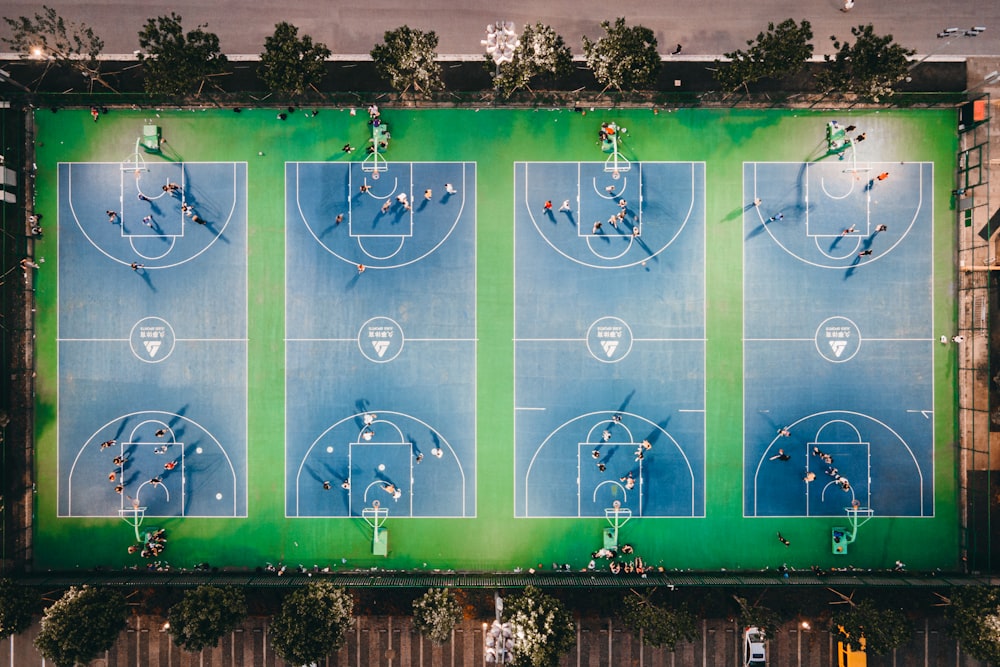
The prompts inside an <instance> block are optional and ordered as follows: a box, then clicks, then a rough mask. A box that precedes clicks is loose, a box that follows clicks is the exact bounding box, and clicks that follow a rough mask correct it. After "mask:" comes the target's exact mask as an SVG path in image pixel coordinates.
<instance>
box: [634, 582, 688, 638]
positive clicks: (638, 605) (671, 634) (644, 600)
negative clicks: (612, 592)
mask: <svg viewBox="0 0 1000 667" xmlns="http://www.w3.org/2000/svg"><path fill="white" fill-rule="evenodd" d="M651 595H652V594H651V593H650V594H647V595H640V594H639V593H636V592H634V591H633V592H632V593H629V594H627V595H626V597H625V599H624V600H623V604H622V609H621V619H622V621H623V622H624V623H625V625H626V627H628V628H631V629H632V631H633V632H637V631H639V630H641V631H642V643H643V644H645V645H646V646H654V647H663V646H665V647H667V648H669V649H670V650H671V651H673V650H674V649H675V648H676V647H677V644H678V643H679V642H690V641H694V638H695V637H696V636H697V628H696V626H695V618H694V615H692V614H691V613H690V612H689V611H687V609H685V608H683V607H682V608H680V609H666V608H664V607H660V606H657V605H656V604H653V602H652V600H651Z"/></svg>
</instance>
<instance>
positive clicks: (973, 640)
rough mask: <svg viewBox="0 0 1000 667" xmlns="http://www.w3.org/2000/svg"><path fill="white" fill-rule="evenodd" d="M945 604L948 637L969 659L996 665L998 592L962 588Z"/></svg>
mask: <svg viewBox="0 0 1000 667" xmlns="http://www.w3.org/2000/svg"><path fill="white" fill-rule="evenodd" d="M949 601H950V603H951V604H950V605H949V606H948V607H947V608H946V609H945V615H946V617H947V618H948V620H949V621H951V627H950V628H949V631H948V634H950V635H951V636H952V637H954V638H955V639H957V640H958V641H959V642H961V643H962V648H963V649H964V650H965V651H966V652H967V653H968V654H969V655H970V656H972V657H973V658H976V659H977V660H982V661H989V662H992V663H994V664H1000V588H996V587H994V586H962V587H960V588H955V589H952V591H951V595H950V598H949Z"/></svg>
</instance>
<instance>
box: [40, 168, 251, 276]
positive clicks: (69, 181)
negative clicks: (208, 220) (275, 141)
mask: <svg viewBox="0 0 1000 667" xmlns="http://www.w3.org/2000/svg"><path fill="white" fill-rule="evenodd" d="M110 164H120V163H118V162H59V163H57V166H56V169H57V173H58V170H59V167H61V166H62V165H68V169H67V170H66V189H67V198H66V202H67V205H68V206H69V209H70V211H71V212H72V214H73V222H74V223H75V224H76V227H77V229H79V230H80V233H81V234H83V236H84V238H86V239H87V242H88V243H90V244H91V245H92V246H93V247H94V249H95V250H97V251H98V252H99V253H101V254H102V255H104V256H105V257H107V258H108V259H110V260H111V261H113V262H116V263H118V264H122V265H123V266H128V265H129V263H128V262H126V261H124V260H121V259H118V258H117V257H115V256H113V255H111V254H109V253H108V252H106V251H105V250H104V249H103V248H102V247H101V245H100V244H99V243H95V242H94V240H93V239H92V238H91V237H90V234H88V233H87V231H86V229H85V227H84V225H83V223H82V222H81V221H80V217H79V216H78V215H77V213H76V207H75V206H74V204H73V178H72V172H73V165H98V166H101V165H110ZM169 164H178V165H180V168H181V170H182V171H183V169H184V166H183V165H185V164H204V165H213V164H217V165H232V166H233V205H232V207H230V209H229V213H228V215H227V216H226V218H225V220H226V222H225V224H223V225H222V226H221V227H219V230H218V232H217V233H215V234H214V235H213V237H212V240H211V241H210V242H209V243H207V244H206V245H205V246H204V247H203V248H202V249H201V250H199V251H198V252H197V253H195V254H193V255H191V256H190V257H188V258H186V259H184V260H183V261H180V262H175V263H174V264H165V265H163V266H148V267H144V268H145V269H147V270H149V271H153V270H160V269H172V268H175V267H177V266H180V265H182V264H187V263H188V262H190V261H192V260H194V259H196V258H197V257H200V256H201V255H202V254H203V253H205V252H207V251H208V249H209V248H211V247H212V246H214V245H215V244H216V243H218V241H219V239H220V238H222V234H223V232H224V231H225V230H226V229H228V228H229V223H230V222H232V221H233V215H234V214H235V212H236V205H237V203H238V201H239V199H238V196H239V195H238V191H239V173H238V170H237V169H236V167H237V165H243V166H244V173H243V185H244V188H243V190H244V192H243V197H244V202H243V206H244V209H243V210H244V212H245V213H246V215H247V220H246V222H247V224H248V225H249V216H250V211H249V209H248V208H247V207H248V204H249V202H248V200H247V199H246V198H247V197H248V195H249V193H248V192H246V190H247V188H248V187H249V186H248V179H249V163H247V162H240V161H237V162H221V161H213V162H180V163H173V162H172V163H169ZM58 188H59V185H58V182H57V184H56V190H57V192H58ZM57 196H58V194H57ZM118 202H119V204H122V205H124V200H123V199H122V198H121V197H119V199H118ZM57 217H58V211H57ZM59 222H60V229H61V228H62V225H61V221H59ZM185 224H188V223H185ZM192 224H193V223H192ZM246 234H247V232H246V230H244V236H246ZM121 237H122V238H128V237H127V236H125V235H121ZM144 237H145V235H144ZM149 238H154V236H152V235H150V236H149ZM181 238H183V237H181ZM60 245H61V244H60ZM172 247H173V246H171V248H172ZM168 252H169V251H168ZM56 254H57V256H58V254H59V251H58V250H57V252H56Z"/></svg>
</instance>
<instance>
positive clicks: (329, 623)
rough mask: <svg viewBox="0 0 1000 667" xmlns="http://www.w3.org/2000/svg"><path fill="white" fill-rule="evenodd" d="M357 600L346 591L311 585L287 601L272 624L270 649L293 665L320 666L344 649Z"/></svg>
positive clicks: (318, 583)
mask: <svg viewBox="0 0 1000 667" xmlns="http://www.w3.org/2000/svg"><path fill="white" fill-rule="evenodd" d="M353 614H354V600H353V599H352V598H351V596H350V594H348V593H347V591H345V590H344V589H343V588H337V587H336V586H334V585H333V584H331V583H330V582H327V581H312V582H310V583H309V584H307V585H306V586H303V587H302V588H299V589H298V590H296V591H294V592H293V593H291V594H290V595H289V596H288V597H286V598H285V601H284V602H283V603H282V605H281V611H279V612H278V614H277V615H276V616H275V617H274V618H273V619H272V620H271V628H270V635H271V646H273V647H274V651H275V653H277V654H278V656H280V657H281V659H282V660H284V661H285V662H287V663H289V664H292V665H306V664H309V663H311V662H320V661H322V660H323V659H324V658H326V657H327V656H328V655H330V654H331V653H333V652H335V651H337V650H339V649H340V647H341V646H343V645H344V633H345V632H347V629H348V628H350V627H351V624H352V623H353V622H354V615H353Z"/></svg>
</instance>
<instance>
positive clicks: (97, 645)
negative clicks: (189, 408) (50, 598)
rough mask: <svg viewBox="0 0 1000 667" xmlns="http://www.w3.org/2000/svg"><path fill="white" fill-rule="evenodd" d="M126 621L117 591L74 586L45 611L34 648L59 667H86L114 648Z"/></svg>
mask: <svg viewBox="0 0 1000 667" xmlns="http://www.w3.org/2000/svg"><path fill="white" fill-rule="evenodd" d="M127 618H128V607H127V606H126V604H125V597H124V596H123V595H122V594H121V593H120V592H118V591H117V590H113V589H110V588H91V587H90V586H82V587H79V588H77V587H76V586H73V587H72V588H70V589H69V590H68V591H66V593H65V594H64V595H63V596H62V597H61V598H59V599H58V600H56V601H55V602H54V603H52V605H51V606H50V607H49V608H48V609H46V610H45V613H44V614H43V615H42V627H41V630H40V631H39V633H38V636H37V637H36V638H35V647H36V648H37V649H38V652H39V653H41V654H42V656H43V657H44V658H45V659H47V660H51V661H52V662H54V663H55V664H56V665H58V666H59V667H72V666H73V665H76V664H78V663H79V664H83V665H86V664H88V663H90V661H92V660H93V659H94V658H96V657H97V656H98V655H100V654H101V653H103V652H105V651H107V650H108V649H110V648H111V647H112V645H114V643H115V639H117V638H118V635H119V633H121V631H122V630H124V629H125V620H126V619H127Z"/></svg>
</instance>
